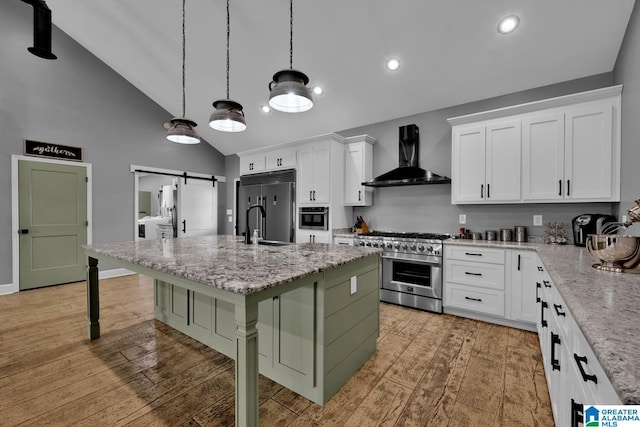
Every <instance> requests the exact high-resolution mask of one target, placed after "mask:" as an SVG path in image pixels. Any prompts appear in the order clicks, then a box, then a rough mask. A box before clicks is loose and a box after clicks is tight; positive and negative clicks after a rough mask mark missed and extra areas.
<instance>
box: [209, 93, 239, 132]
mask: <svg viewBox="0 0 640 427" xmlns="http://www.w3.org/2000/svg"><path fill="white" fill-rule="evenodd" d="M213 108H215V110H214V111H213V113H211V117H209V126H211V127H212V128H213V129H215V130H219V131H222V132H242V131H243V130H245V129H246V128H247V122H246V121H245V119H244V112H243V111H242V105H241V104H240V103H238V102H235V101H232V100H230V99H220V100H218V101H215V102H214V103H213Z"/></svg>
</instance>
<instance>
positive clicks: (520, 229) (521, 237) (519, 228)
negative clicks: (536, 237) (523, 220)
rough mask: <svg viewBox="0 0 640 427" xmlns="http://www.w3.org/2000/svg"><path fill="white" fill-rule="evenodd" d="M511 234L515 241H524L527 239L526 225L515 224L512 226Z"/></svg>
mask: <svg viewBox="0 0 640 427" xmlns="http://www.w3.org/2000/svg"><path fill="white" fill-rule="evenodd" d="M513 235H514V238H513V240H515V241H516V242H526V241H527V227H525V226H523V225H516V226H515V227H513Z"/></svg>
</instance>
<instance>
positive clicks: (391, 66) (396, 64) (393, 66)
mask: <svg viewBox="0 0 640 427" xmlns="http://www.w3.org/2000/svg"><path fill="white" fill-rule="evenodd" d="M398 68H400V61H399V60H397V59H396V58H391V59H388V60H387V69H388V70H389V71H396V70H397V69H398Z"/></svg>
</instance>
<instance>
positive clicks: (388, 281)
mask: <svg viewBox="0 0 640 427" xmlns="http://www.w3.org/2000/svg"><path fill="white" fill-rule="evenodd" d="M441 260H442V259H441V258H438V257H435V256H428V255H413V254H394V253H391V254H383V255H382V284H381V286H382V289H387V290H390V291H396V292H403V293H407V294H414V295H420V296H424V297H429V298H437V299H442V261H441Z"/></svg>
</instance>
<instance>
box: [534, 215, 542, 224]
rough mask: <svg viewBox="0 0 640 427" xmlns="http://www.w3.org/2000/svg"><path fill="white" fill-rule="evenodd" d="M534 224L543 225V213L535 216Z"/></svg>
mask: <svg viewBox="0 0 640 427" xmlns="http://www.w3.org/2000/svg"><path fill="white" fill-rule="evenodd" d="M533 225H542V215H534V216H533Z"/></svg>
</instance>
